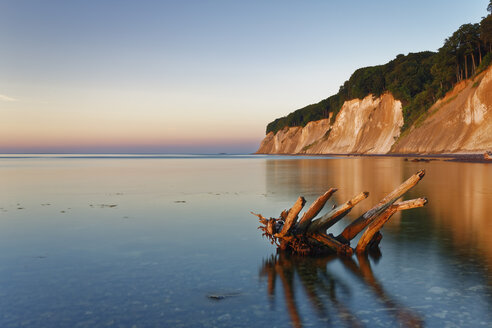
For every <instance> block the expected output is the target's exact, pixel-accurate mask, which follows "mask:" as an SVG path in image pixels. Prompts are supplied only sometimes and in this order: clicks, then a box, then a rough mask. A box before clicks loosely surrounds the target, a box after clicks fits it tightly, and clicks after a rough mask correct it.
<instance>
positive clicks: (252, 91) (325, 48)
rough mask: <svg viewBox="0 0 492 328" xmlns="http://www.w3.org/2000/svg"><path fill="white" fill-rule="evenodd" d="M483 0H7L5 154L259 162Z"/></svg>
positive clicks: (0, 12)
mask: <svg viewBox="0 0 492 328" xmlns="http://www.w3.org/2000/svg"><path fill="white" fill-rule="evenodd" d="M487 4H488V1H487V0H469V1H444V0H439V1H420V0H418V1H377V2H367V1H343V2H342V1H242V2H239V1H205V0H202V1H122V0H118V1H109V0H106V1H104V0H101V1H87V0H85V1H67V0H64V1H54V0H43V1H32V0H31V1H30V0H14V1H5V0H0V49H1V51H0V72H1V74H0V152H32V151H34V152H38V151H40V152H57V151H62V152H195V153H208V152H253V151H255V150H256V148H257V146H258V145H259V142H260V140H261V139H262V138H263V136H264V131H265V126H266V124H267V123H268V122H270V121H271V120H273V119H275V118H277V117H280V116H283V115H286V114H288V113H289V112H291V111H293V110H295V109H298V108H300V107H303V106H305V105H307V104H310V103H314V102H318V101H319V100H321V99H323V98H326V97H327V96H330V95H332V94H333V93H336V92H337V91H338V88H339V86H340V85H341V84H342V83H343V82H344V81H345V80H347V79H348V78H349V77H350V74H351V73H352V72H353V71H354V70H355V69H357V68H359V67H364V66H371V65H378V64H383V63H386V62H387V61H389V60H391V59H393V58H394V57H395V56H396V55H397V54H399V53H404V54H407V53H408V52H417V51H424V50H433V51H435V50H437V49H438V48H439V47H440V46H441V45H442V43H443V40H444V39H445V38H446V37H448V36H449V35H451V34H452V33H453V32H454V31H455V30H456V29H457V28H458V27H459V26H460V25H461V24H464V23H470V22H472V23H475V22H479V21H480V19H481V17H482V16H485V15H486V14H487V12H486V7H487Z"/></svg>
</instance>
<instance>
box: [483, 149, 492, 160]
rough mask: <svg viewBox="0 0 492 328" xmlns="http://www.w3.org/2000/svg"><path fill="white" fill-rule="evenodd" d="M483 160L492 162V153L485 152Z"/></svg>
mask: <svg viewBox="0 0 492 328" xmlns="http://www.w3.org/2000/svg"><path fill="white" fill-rule="evenodd" d="M483 159H485V160H488V161H490V160H492V151H487V152H485V153H484V154H483Z"/></svg>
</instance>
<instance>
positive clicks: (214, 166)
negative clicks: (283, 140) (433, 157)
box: [0, 156, 492, 327]
mask: <svg viewBox="0 0 492 328" xmlns="http://www.w3.org/2000/svg"><path fill="white" fill-rule="evenodd" d="M421 168H423V169H425V170H426V172H427V174H426V177H425V178H424V179H423V180H422V181H421V182H420V184H419V185H418V186H417V187H415V188H414V189H413V190H411V191H410V192H409V193H408V194H407V195H406V196H405V197H406V199H410V198H415V197H420V196H426V197H428V199H429V203H428V204H427V206H426V207H424V208H422V209H415V210H410V211H405V212H403V213H399V214H396V215H395V216H393V218H392V219H391V220H390V222H389V223H388V224H387V225H386V226H385V228H384V230H383V236H384V238H383V240H382V242H381V252H382V255H381V256H380V257H368V258H367V257H359V258H357V257H356V256H354V257H353V258H351V259H344V260H341V259H337V258H333V257H325V258H317V259H302V258H295V257H287V256H279V255H276V252H275V248H274V247H273V246H272V245H270V244H269V242H268V241H267V240H265V239H262V238H261V236H260V235H261V234H260V231H259V230H257V229H256V228H257V226H258V222H257V218H256V217H254V216H252V215H251V214H250V213H249V212H250V211H255V212H260V213H262V214H264V215H265V216H277V215H278V214H279V213H280V211H281V210H282V209H285V208H289V207H290V206H291V205H292V204H293V203H294V201H295V200H296V198H297V197H298V196H299V195H303V196H305V198H306V199H307V201H308V203H309V202H311V201H313V200H314V199H316V198H317V197H318V196H319V195H320V194H321V193H323V192H324V191H326V190H327V189H329V188H330V187H337V188H338V189H339V190H338V192H337V193H336V194H335V195H334V196H333V197H332V199H331V200H330V202H331V203H330V204H328V206H327V208H330V207H331V205H333V204H335V203H341V202H344V201H346V200H348V199H349V198H351V197H352V196H354V195H355V194H357V193H359V192H361V191H369V192H370V196H369V198H368V199H367V200H365V201H364V202H362V203H361V204H360V205H359V206H358V207H357V208H356V209H355V210H354V211H353V212H352V213H351V214H350V215H349V217H348V218H347V219H346V220H345V221H342V222H340V223H339V224H338V225H336V226H335V227H334V230H335V232H336V231H341V229H342V227H343V226H344V225H346V224H347V222H348V220H349V219H353V218H355V217H356V216H357V215H358V214H360V213H362V212H363V211H364V210H367V209H369V208H370V207H372V205H374V204H375V203H377V202H378V201H379V200H380V199H381V198H382V197H383V196H384V195H385V194H386V193H388V192H389V191H391V190H392V189H393V188H395V187H396V186H398V185H399V184H400V183H401V182H402V181H403V180H405V179H406V178H408V177H409V176H410V175H412V174H413V173H415V172H416V171H418V170H419V169H421ZM491 213H492V165H487V164H473V163H452V162H444V161H432V162H429V163H413V162H405V161H403V159H401V158H355V157H349V158H304V157H298V158H292V157H261V156H208V157H206V156H147V157H138V156H106V157H104V156H103V157H101V156H63V157H60V156H31V157H28V156H19V157H15V156H2V157H0V327H108V326H109V327H111V326H113V327H289V326H294V327H301V326H303V327H304V326H305V327H307V326H314V327H326V326H331V327H338V326H342V327H343V326H347V327H360V326H362V327H364V326H365V327H379V326H381V327H395V326H404V327H414V326H417V327H418V326H424V327H492V310H491V309H492V218H491Z"/></svg>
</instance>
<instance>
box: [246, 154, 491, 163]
mask: <svg viewBox="0 0 492 328" xmlns="http://www.w3.org/2000/svg"><path fill="white" fill-rule="evenodd" d="M252 155H270V156H275V155H278V156H310V157H313V156H319V157H324V156H337V157H404V158H405V159H406V160H409V161H414V162H420V161H422V162H429V161H431V160H443V161H447V162H464V163H491V164H492V160H487V159H485V158H484V154H483V153H454V154H453V153H448V154H418V153H405V154H353V153H348V154H343V153H338V154H295V153H294V154H287V153H286V154H269V153H253V154H252Z"/></svg>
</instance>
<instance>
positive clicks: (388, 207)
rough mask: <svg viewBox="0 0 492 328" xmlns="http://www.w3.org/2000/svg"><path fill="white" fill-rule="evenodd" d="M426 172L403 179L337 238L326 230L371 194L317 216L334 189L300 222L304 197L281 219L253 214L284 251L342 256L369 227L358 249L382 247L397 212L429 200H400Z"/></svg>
mask: <svg viewBox="0 0 492 328" xmlns="http://www.w3.org/2000/svg"><path fill="white" fill-rule="evenodd" d="M424 174H425V172H424V171H419V172H417V173H416V174H415V175H413V176H412V177H410V178H409V179H408V180H406V181H405V182H403V183H402V184H401V185H400V186H399V187H398V188H396V189H395V190H393V191H392V192H391V193H389V194H388V195H387V196H386V197H384V198H383V199H382V200H381V201H380V202H379V203H378V204H377V205H376V206H374V207H373V208H371V209H370V210H369V211H367V212H366V213H364V214H363V215H362V216H360V217H359V218H358V219H356V220H355V221H353V222H352V223H350V224H349V225H348V226H347V227H346V228H345V229H344V230H343V232H342V233H341V234H340V235H339V236H337V237H334V236H333V235H332V234H326V233H325V231H326V230H327V229H328V228H330V227H331V226H332V225H334V224H335V223H336V222H338V221H339V220H340V219H341V218H343V217H344V216H345V215H346V214H347V213H349V212H350V210H351V209H352V208H353V207H354V206H355V205H356V204H358V203H359V202H361V201H362V200H364V199H365V198H367V197H368V195H369V193H367V192H363V193H360V194H358V195H356V196H355V197H354V198H353V199H351V200H349V201H348V202H346V203H344V204H342V205H339V206H337V207H335V208H334V209H332V210H331V211H329V212H328V213H327V214H325V215H323V216H322V217H321V218H318V219H315V218H314V217H315V216H316V215H317V214H319V212H320V211H321V210H322V208H323V207H324V205H325V204H326V202H327V201H328V199H329V198H330V196H331V195H333V193H335V192H336V189H335V188H331V189H329V190H328V191H327V192H325V193H324V194H323V195H321V196H320V197H319V198H318V199H316V201H314V203H313V204H312V205H311V206H310V207H309V209H308V210H307V211H306V212H305V213H304V215H303V216H302V217H301V219H300V220H299V222H298V223H296V222H297V220H298V217H299V213H300V212H301V210H302V208H303V207H304V205H305V202H306V201H305V199H304V198H303V197H299V198H298V199H297V201H296V202H295V204H294V206H292V208H291V209H290V210H289V211H283V212H282V213H281V214H280V217H279V218H278V219H276V218H270V219H267V218H265V217H264V216H262V215H261V214H255V213H253V212H251V213H252V214H254V215H256V216H257V217H258V219H259V221H260V223H261V224H262V225H261V226H260V227H258V228H259V229H261V230H262V231H263V236H266V237H267V238H269V239H270V241H271V242H272V244H276V245H277V247H278V249H279V250H281V251H288V252H292V253H297V254H302V255H307V254H324V253H333V254H338V255H339V256H351V255H352V254H353V252H354V249H352V248H351V247H350V240H351V239H353V238H354V237H355V236H356V235H357V234H358V233H359V232H361V231H362V230H364V229H365V228H366V227H367V230H366V231H365V232H364V234H363V235H362V237H361V239H360V240H359V243H358V245H357V248H356V251H357V252H358V253H363V252H365V251H367V250H369V249H375V250H379V248H378V245H379V242H380V241H381V238H382V235H381V233H380V232H379V231H380V229H381V228H382V227H383V226H384V224H385V223H386V222H387V221H388V220H389V218H390V217H391V216H392V215H393V214H394V213H395V212H396V211H399V210H405V209H410V208H415V207H421V206H424V205H425V204H426V203H427V199H425V198H418V199H414V200H409V201H404V202H397V200H398V199H399V198H400V197H401V196H402V195H403V194H404V193H405V192H407V191H408V190H409V189H410V188H412V187H413V186H415V185H416V184H417V183H418V182H419V181H420V180H421V179H422V178H423V177H424Z"/></svg>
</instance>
